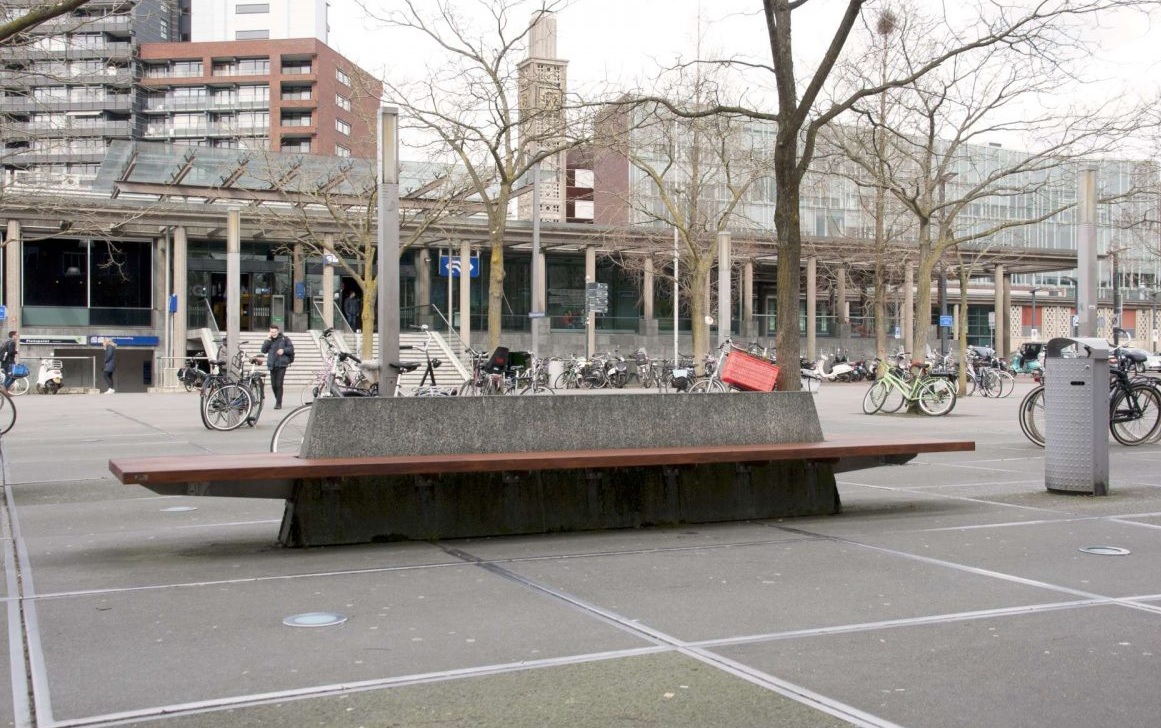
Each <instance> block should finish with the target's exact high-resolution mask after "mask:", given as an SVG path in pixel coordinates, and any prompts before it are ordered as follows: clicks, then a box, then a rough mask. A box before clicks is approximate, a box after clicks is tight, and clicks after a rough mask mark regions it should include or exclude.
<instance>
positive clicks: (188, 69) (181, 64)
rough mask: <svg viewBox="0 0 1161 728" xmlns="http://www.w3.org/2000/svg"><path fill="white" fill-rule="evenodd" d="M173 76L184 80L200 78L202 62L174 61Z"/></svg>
mask: <svg viewBox="0 0 1161 728" xmlns="http://www.w3.org/2000/svg"><path fill="white" fill-rule="evenodd" d="M173 75H174V76H178V77H182V78H189V77H192V76H200V75H202V62H201V61H174V62H173Z"/></svg>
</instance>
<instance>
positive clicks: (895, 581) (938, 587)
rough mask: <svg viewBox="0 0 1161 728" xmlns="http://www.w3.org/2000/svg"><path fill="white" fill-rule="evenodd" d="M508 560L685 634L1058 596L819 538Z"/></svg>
mask: <svg viewBox="0 0 1161 728" xmlns="http://www.w3.org/2000/svg"><path fill="white" fill-rule="evenodd" d="M507 568H509V569H511V570H512V571H514V572H516V573H518V574H521V575H522V576H525V577H527V578H530V579H534V580H536V581H537V582H539V583H544V584H547V585H550V586H551V587H553V588H555V589H559V590H562V591H566V592H568V593H569V594H573V595H576V596H578V597H579V598H581V599H583V600H585V601H588V602H592V603H596V604H601V605H604V606H605V607H606V608H607V609H610V610H612V611H614V612H616V613H617V614H619V615H621V616H622V617H623V618H625V619H628V620H632V621H634V622H641V623H643V624H648V625H650V627H652V628H654V629H657V630H660V631H661V632H663V633H665V634H667V635H671V636H673V637H675V638H678V639H681V640H684V641H687V642H688V641H698V640H712V639H720V638H723V637H726V636H729V635H752V634H767V633H773V632H787V631H792V630H798V629H807V628H818V627H824V626H837V625H846V624H852V623H863V622H879V621H883V620H891V619H902V618H909V617H919V616H924V615H931V614H944V613H951V612H965V611H974V610H980V609H993V608H998V607H1011V606H1016V605H1031V604H1038V603H1041V602H1044V601H1053V600H1058V599H1059V598H1060V597H1059V596H1058V595H1056V594H1054V593H1053V592H1051V591H1048V590H1044V589H1038V588H1035V587H1030V586H1025V585H1022V584H1016V583H1012V582H1005V581H1002V580H999V579H992V578H988V577H984V576H979V575H976V574H971V573H967V572H965V571H957V570H954V569H949V568H946V567H942V566H938V565H932V564H927V563H923V562H921V561H917V560H914V559H907V558H900V557H899V556H897V555H894V554H889V553H885V552H882V551H876V550H874V549H868V548H863V547H859V546H855V545H851V544H844V543H838V542H835V541H832V540H828V539H820V540H809V541H790V542H786V543H780V544H765V545H750V546H736V547H723V548H717V549H701V550H694V551H677V552H666V551H662V552H643V553H640V554H617V555H609V556H593V557H582V558H570V559H562V560H558V561H554V560H551V559H549V560H538V561H519V562H513V563H511V564H508V565H507ZM660 595H664V598H663V599H661V598H659V596H660Z"/></svg>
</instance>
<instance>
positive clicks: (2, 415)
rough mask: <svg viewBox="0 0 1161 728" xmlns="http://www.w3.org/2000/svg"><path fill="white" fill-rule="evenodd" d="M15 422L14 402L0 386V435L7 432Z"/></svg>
mask: <svg viewBox="0 0 1161 728" xmlns="http://www.w3.org/2000/svg"><path fill="white" fill-rule="evenodd" d="M15 424H16V402H15V401H14V400H13V399H12V396H11V395H9V394H8V393H7V392H5V391H4V390H3V388H0V435H6V434H8V431H9V430H11V429H12V426H13V425H15Z"/></svg>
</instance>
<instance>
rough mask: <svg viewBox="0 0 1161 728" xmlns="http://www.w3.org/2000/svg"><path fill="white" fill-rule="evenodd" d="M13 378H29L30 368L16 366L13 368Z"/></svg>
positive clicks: (22, 365)
mask: <svg viewBox="0 0 1161 728" xmlns="http://www.w3.org/2000/svg"><path fill="white" fill-rule="evenodd" d="M12 376H14V377H27V376H28V366H27V365H25V364H17V365H16V366H14V367H12Z"/></svg>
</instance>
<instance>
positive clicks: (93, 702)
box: [36, 565, 649, 720]
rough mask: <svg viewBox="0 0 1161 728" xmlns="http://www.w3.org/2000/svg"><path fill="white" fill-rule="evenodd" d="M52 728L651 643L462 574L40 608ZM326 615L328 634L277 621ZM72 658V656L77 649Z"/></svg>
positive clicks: (144, 595) (89, 599)
mask: <svg viewBox="0 0 1161 728" xmlns="http://www.w3.org/2000/svg"><path fill="white" fill-rule="evenodd" d="M36 608H37V612H38V614H39V618H40V621H41V623H42V625H43V627H44V631H43V634H42V639H41V642H42V645H43V647H44V652H45V664H46V665H47V672H48V676H49V680H50V681H51V682H52V684H54V685H57V686H61V688H62V689H60V690H54V691H53V695H52V702H53V708H54V718H55V719H57V720H64V719H74V718H80V717H83V716H90V715H104V714H111V713H119V712H123V711H132V710H139V709H147V708H154V707H157V706H165V705H170V704H176V703H187V702H194V701H207V700H216V699H227V698H232V697H237V696H243V695H250V694H263V693H271V692H278V691H290V690H299V689H303V688H312V687H317V686H320V685H333V684H339V683H351V682H358V681H365V680H382V679H385V678H391V677H401V676H407V675H416V674H426V673H439V672H442V671H447V670H455V669H462V668H469V667H481V666H486V665H495V664H510V663H518V662H520V661H523V660H546V659H552V658H560V657H566V656H573V655H577V654H585V653H600V652H606V651H614V650H630V649H635V648H641V647H647V646H649V643H648V642H647V641H646V640H644V639H642V638H640V637H637V636H634V635H632V634H630V633H628V632H626V631H625V630H622V629H618V628H616V627H614V626H612V625H610V624H608V623H605V622H601V621H598V620H594V619H591V618H588V617H586V616H583V615H582V614H581V613H579V612H578V611H577V610H575V609H573V608H571V607H570V606H568V605H567V604H565V603H563V602H559V601H556V600H551V599H548V598H545V597H544V596H542V595H540V594H538V593H534V592H532V591H530V590H528V589H526V588H525V587H523V586H521V585H519V584H517V583H516V582H513V581H511V580H506V579H503V578H498V577H496V576H494V575H491V574H489V573H487V572H486V571H484V570H482V569H480V568H478V567H476V566H470V565H461V566H450V567H440V568H429V569H421V570H414V569H413V570H405V571H393V572H387V573H377V574H375V575H374V576H373V577H368V576H364V575H334V576H325V577H312V578H302V579H277V580H263V581H258V582H245V583H234V584H218V585H213V586H201V587H199V586H193V587H184V588H172V589H147V590H136V591H119V592H110V593H105V594H97V595H85V596H77V597H58V598H50V599H39V600H37V603H36ZM320 611H327V612H338V613H341V614H344V615H346V616H347V617H348V618H349V619H348V621H347V622H345V623H344V624H342V625H339V626H336V627H327V628H322V627H316V628H294V627H287V626H284V625H283V624H282V620H283V619H284V618H286V617H288V616H291V615H295V614H300V613H309V612H320ZM81 645H83V646H84V649H78V646H81Z"/></svg>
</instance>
